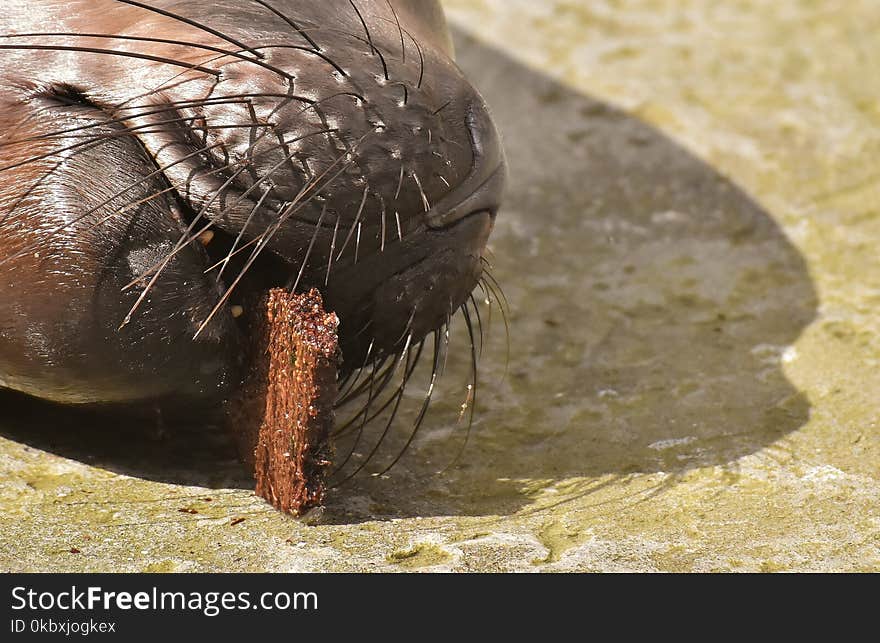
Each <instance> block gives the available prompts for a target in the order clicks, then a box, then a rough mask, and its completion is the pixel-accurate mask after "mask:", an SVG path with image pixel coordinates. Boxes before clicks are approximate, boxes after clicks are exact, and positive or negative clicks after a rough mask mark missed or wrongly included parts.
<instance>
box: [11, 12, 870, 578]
mask: <svg viewBox="0 0 880 643" xmlns="http://www.w3.org/2000/svg"><path fill="white" fill-rule="evenodd" d="M445 4H446V6H447V8H448V10H449V12H450V18H451V21H452V23H453V24H454V25H455V26H456V28H457V29H458V33H457V36H458V38H457V40H458V42H457V48H458V52H459V55H460V59H461V64H462V66H463V67H464V68H465V69H466V70H467V71H468V72H469V73H470V75H471V76H472V78H473V79H474V80H475V82H476V84H477V85H478V86H479V87H480V88H481V89H482V90H483V91H484V93H485V95H486V98H487V100H488V101H489V103H490V104H491V105H492V106H493V108H494V111H495V113H496V116H497V118H498V121H499V124H500V127H501V129H502V132H503V135H504V137H505V141H506V145H507V149H508V157H509V161H510V166H511V177H512V180H511V187H510V194H509V198H508V205H507V207H506V208H505V210H504V211H503V212H502V213H501V214H500V215H499V218H498V221H497V225H496V230H495V233H494V235H493V239H492V249H493V254H494V257H493V274H494V275H495V277H496V278H497V279H498V281H499V282H500V283H501V284H502V285H503V287H504V291H505V293H506V295H507V297H508V299H509V300H510V319H509V321H510V327H511V353H510V359H509V363H507V362H506V360H505V345H504V344H505V342H504V337H503V335H504V333H503V328H502V325H501V324H500V319H499V318H498V314H497V310H496V312H495V313H494V315H495V317H494V319H493V321H492V325H493V329H492V331H491V332H490V333H489V339H488V340H487V341H488V344H487V346H486V350H485V351H484V358H483V360H482V362H481V380H482V384H481V387H480V389H479V398H478V400H479V407H480V410H479V413H478V415H477V418H476V422H475V425H474V427H473V429H472V431H471V435H470V437H469V440H468V445H467V447H466V449H465V451H464V453H463V455H462V456H461V458H460V459H459V460H458V461H457V462H456V464H455V465H454V466H453V467H451V468H449V470H447V471H445V472H444V473H441V474H438V473H437V472H438V471H441V470H443V469H445V468H446V467H447V465H449V463H450V462H451V461H452V460H454V459H455V457H456V454H457V453H458V451H459V448H460V445H461V442H462V439H463V432H464V428H463V425H462V424H459V423H458V422H457V419H458V416H459V411H460V409H459V407H460V404H461V402H462V399H463V397H464V396H465V395H466V391H465V384H466V382H467V381H468V372H467V359H465V356H464V355H462V358H461V359H460V360H458V361H457V362H456V363H453V364H450V369H449V371H450V372H449V373H448V374H447V376H446V377H445V378H444V381H443V383H442V386H441V390H440V391H439V392H438V395H437V397H438V399H437V403H436V409H435V410H434V412H433V413H432V415H431V416H429V421H428V423H427V425H426V426H425V427H424V428H423V430H422V431H421V432H420V434H419V436H418V438H417V440H416V442H415V444H414V445H413V447H412V448H411V450H410V452H409V453H408V454H407V456H406V457H405V458H404V459H403V460H402V462H401V463H400V464H399V465H398V466H397V467H396V468H394V469H392V470H391V471H390V473H389V474H387V475H385V476H379V477H371V476H368V475H362V476H361V477H359V478H357V479H355V480H354V481H352V482H351V483H349V484H347V485H345V486H343V487H342V488H340V489H338V490H335V491H334V492H333V493H332V494H331V495H330V497H329V498H328V507H327V510H326V512H325V514H324V516H323V518H322V521H321V523H320V524H318V525H316V526H309V525H306V524H303V523H301V522H298V521H295V520H293V519H290V518H288V517H285V516H282V515H280V514H278V513H276V512H275V511H274V510H272V509H270V508H269V507H267V506H266V505H265V504H264V503H262V502H261V501H259V500H258V499H256V498H254V497H253V494H252V492H251V491H250V490H249V489H248V488H247V485H248V481H247V480H246V479H245V478H244V477H243V474H242V473H241V470H240V468H239V467H238V466H237V465H236V463H235V461H234V457H233V455H232V451H231V450H230V449H229V445H228V444H226V443H225V442H224V440H223V438H222V436H221V435H217V436H214V437H213V438H212V439H206V437H205V436H204V435H203V434H202V435H197V434H189V433H186V432H184V433H183V434H181V435H177V434H175V435H174V436H172V437H170V438H169V437H167V436H166V437H165V438H161V437H150V436H149V435H145V434H144V432H141V433H138V434H132V433H131V432H130V431H128V430H126V429H125V428H124V427H109V428H107V427H104V428H103V430H105V431H109V433H104V434H101V433H99V432H98V431H99V427H85V428H83V427H79V426H78V425H77V423H76V421H75V420H74V419H70V418H68V417H67V415H66V414H65V413H62V412H54V411H53V412H52V413H49V414H48V415H42V416H39V417H34V416H32V415H30V414H28V413H25V412H16V413H6V414H4V416H3V417H2V418H0V429H2V432H3V435H4V436H5V438H0V506H2V511H3V515H4V517H5V520H4V525H3V527H2V529H0V569H3V570H6V571H25V570H58V571H85V570H89V571H155V572H167V571H214V570H228V571H260V570H271V571H373V570H381V571H444V570H452V571H572V570H578V571H630V570H639V571H803V570H822V571H878V570H880V506H878V505H880V426H878V424H880V368H878V365H880V316H878V314H877V311H878V310H880V253H878V252H877V248H878V247H880V77H878V76H877V74H875V73H874V70H873V66H872V64H871V61H874V60H877V59H878V57H880V41H878V39H876V38H875V37H873V34H875V33H877V32H878V31H880V6H877V3H876V2H873V1H872V0H855V1H853V2H850V3H847V5H846V10H841V9H840V4H839V3H836V2H831V1H830V0H828V1H815V0H811V1H807V0H801V1H795V0H782V1H780V2H774V3H766V2H758V1H757V0H752V1H747V2H738V3H717V2H710V1H709V0H682V1H680V2H667V1H665V0H627V1H625V2H612V1H610V0H608V1H602V0H599V1H592V0H590V1H586V0H583V1H579V2H575V1H563V0H556V1H552V0H546V1H540V2H534V1H532V0H528V1H527V0H480V1H474V0H448V1H447V2H445ZM732 34H735V36H736V37H732ZM483 310H484V317H487V316H488V310H487V307H486V308H484V309H483ZM484 321H486V320H484ZM458 332H459V337H458V338H457V339H458V341H459V350H460V351H461V353H466V352H467V351H468V350H469V349H468V348H467V338H466V337H462V336H461V328H459V329H458ZM2 401H3V403H6V401H5V400H2ZM53 413H54V414H53ZM407 428H408V427H406V426H405V425H404V426H402V427H401V428H400V430H399V431H398V436H397V437H396V442H394V443H393V444H392V445H390V447H389V450H388V453H389V454H393V453H394V448H393V447H395V446H400V445H401V444H402V443H403V441H404V440H405V437H406V436H405V435H404V434H405V433H406V430H407ZM96 432H97V436H96ZM101 435H112V436H113V438H112V440H110V442H112V444H109V445H108V444H104V443H102V440H101V439H100V436H101Z"/></svg>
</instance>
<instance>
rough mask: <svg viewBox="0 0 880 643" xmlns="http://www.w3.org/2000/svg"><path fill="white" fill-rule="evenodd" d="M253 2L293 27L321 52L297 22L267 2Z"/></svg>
mask: <svg viewBox="0 0 880 643" xmlns="http://www.w3.org/2000/svg"><path fill="white" fill-rule="evenodd" d="M251 1H252V2H256V3H257V4H258V5H260V6H261V7H265V8H266V9H268V10H269V11H271V12H272V13H274V14H275V15H276V16H278V17H279V18H281V19H282V20H283V21H284V22H286V23H287V24H288V25H290V26H291V27H293V30H294V31H296V32H297V33H298V34H299V35H300V36H302V37H303V38H304V39H305V41H306V42H308V43H309V45H311V46H312V49H314V50H316V51H320V49H321V48H320V47H319V46H318V45H317V43H315V41H314V40H312V38H311V37H310V36H309V34H308V33H306V31H305V30H303V29H301V28H300V26H299V25H298V24H297V23H296V22H294V21H293V20H291V19H290V18H288V17H287V16H286V15H284V14H283V13H282V12H280V11H279V10H278V9H276V8H275V7H273V6H272V5H270V4H269V3H268V2H266V1H265V0H251Z"/></svg>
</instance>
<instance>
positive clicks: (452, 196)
mask: <svg viewBox="0 0 880 643" xmlns="http://www.w3.org/2000/svg"><path fill="white" fill-rule="evenodd" d="M506 181H507V165H506V164H505V163H504V161H501V162H499V163H498V165H496V166H495V168H494V169H493V170H492V171H491V172H488V173H478V172H476V171H475V172H474V173H472V174H471V176H470V177H468V179H467V180H465V182H464V183H462V184H461V185H459V186H458V187H456V188H455V189H454V190H453V191H452V192H450V193H449V194H447V195H446V196H445V197H443V198H442V199H441V200H440V201H438V202H437V203H436V204H434V206H433V207H432V208H431V209H430V210H429V211H428V213H427V214H426V215H425V222H426V225H427V227H428V228H429V229H431V230H441V229H444V228H448V227H450V226H451V225H455V224H456V223H457V222H459V221H461V220H462V219H465V218H467V217H469V216H471V215H474V214H477V213H480V212H487V213H488V214H489V216H491V217H492V218H493V219H494V218H495V215H496V213H497V212H498V208H499V207H500V204H499V203H498V202H497V199H496V198H494V197H495V195H497V194H499V193H500V192H501V187H502V186H503V185H504V183H505V182H506Z"/></svg>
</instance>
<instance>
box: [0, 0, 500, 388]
mask: <svg viewBox="0 0 880 643" xmlns="http://www.w3.org/2000/svg"><path fill="white" fill-rule="evenodd" d="M139 4H143V3H130V2H120V1H118V0H97V1H96V0H88V1H81V2H61V1H42V0H40V1H37V2H34V1H27V2H24V1H20V0H13V2H12V3H11V4H10V5H9V6H8V7H5V9H4V10H5V14H4V15H3V16H0V34H10V35H11V36H12V37H5V38H2V39H0V90H2V92H0V96H2V97H0V132H2V134H0V179H2V181H0V386H5V387H8V388H13V389H17V390H21V391H23V392H25V393H28V394H31V395H35V396H38V397H42V398H46V399H50V400H54V401H59V402H65V403H103V402H122V403H127V402H139V401H150V400H171V401H174V402H183V403H188V402H189V401H198V402H206V403H212V402H214V401H218V400H221V399H222V398H223V397H224V396H225V395H226V394H227V392H228V390H229V388H230V387H234V386H235V385H236V384H237V382H238V381H239V379H240V377H241V371H242V369H243V368H245V367H246V365H244V364H242V363H241V357H240V355H241V353H242V350H241V342H242V338H241V334H242V330H243V326H242V324H241V320H238V321H237V320H236V315H237V314H239V313H240V312H241V311H242V310H244V311H245V312H248V310H249V308H250V307H252V306H253V305H254V302H255V301H256V299H258V297H259V295H260V293H262V292H264V291H265V289H266V288H268V287H271V286H276V285H286V286H288V287H297V288H298V289H303V288H307V287H310V286H317V287H319V288H320V289H321V290H322V291H323V293H324V296H325V301H326V305H327V307H328V309H331V310H334V311H336V312H337V313H338V314H339V317H340V318H341V320H342V325H341V329H340V340H341V345H342V348H343V354H344V358H345V360H346V364H347V366H348V368H355V367H358V366H361V365H362V364H363V363H364V362H365V360H367V359H370V360H372V359H375V358H377V357H381V356H382V355H385V354H392V353H394V352H396V351H399V350H401V347H402V346H404V345H406V343H412V342H417V341H419V340H420V339H421V338H422V337H424V336H425V335H426V334H428V333H430V332H432V331H434V330H435V329H437V328H439V327H441V326H442V325H443V324H444V323H445V322H446V321H447V320H448V318H449V316H450V315H451V314H452V313H454V312H455V311H456V310H457V309H458V308H459V307H460V306H461V305H462V304H463V303H464V302H465V301H466V298H467V297H468V295H469V294H470V292H471V290H472V289H473V288H474V286H475V285H476V284H477V281H478V279H479V277H480V274H481V272H482V263H481V255H482V251H483V248H484V246H485V243H486V240H487V238H488V235H489V233H490V231H491V228H492V222H493V220H494V216H495V212H496V210H497V207H498V204H499V200H500V195H501V190H502V187H503V182H504V177H505V168H504V161H503V155H502V152H501V148H500V144H499V141H498V135H497V133H496V131H495V128H494V126H493V124H492V122H491V119H490V117H489V114H488V112H487V109H486V106H485V104H484V103H483V100H482V99H481V98H480V96H479V94H477V92H476V91H475V90H474V89H473V88H472V87H471V86H470V85H469V84H468V82H467V81H466V80H465V79H464V78H463V76H462V75H461V72H460V71H459V69H458V68H457V67H456V66H455V64H454V62H453V61H452V58H451V56H452V49H451V45H450V39H449V35H448V32H447V30H446V27H445V23H444V20H443V16H442V11H441V10H440V8H439V5H438V4H437V3H436V2H431V1H427V0H425V1H418V2H417V1H412V2H401V1H399V0H395V1H394V2H391V3H390V4H389V3H388V2H386V1H385V0H376V1H372V2H370V1H367V0H360V1H359V2H349V1H348V0H331V1H327V2H320V3H315V2H311V1H307V0H301V1H297V0H288V1H282V0H275V1H274V2H270V3H261V2H253V3H241V2H234V1H232V0H226V1H223V2H191V1H190V2H170V1H167V0H165V1H159V0H153V1H151V2H149V3H146V4H149V7H150V8H151V9H153V10H149V9H148V8H146V7H143V6H137V5H139ZM163 12H164V13H163ZM169 13H170V14H173V15H168V14H169ZM16 34H21V35H16ZM120 35H124V36H126V38H119V36H120ZM122 54H124V55H122ZM212 268H213V269H212ZM218 277H219V278H218ZM246 317H247V315H244V318H246Z"/></svg>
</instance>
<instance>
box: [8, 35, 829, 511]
mask: <svg viewBox="0 0 880 643" xmlns="http://www.w3.org/2000/svg"><path fill="white" fill-rule="evenodd" d="M458 40H459V57H460V62H461V65H462V67H463V68H464V69H465V70H466V71H468V72H469V74H470V75H471V77H472V79H473V80H474V82H475V84H476V85H477V86H478V87H479V88H480V89H481V91H483V93H484V95H485V97H486V99H487V101H488V102H489V104H490V105H492V107H493V111H494V113H495V115H496V117H497V120H498V123H499V125H500V128H501V130H502V132H503V135H504V138H505V141H506V147H507V153H508V158H509V162H510V169H511V181H510V190H509V194H508V198H507V204H508V205H507V207H506V208H505V209H504V210H503V211H502V213H501V214H500V215H499V221H498V225H497V229H496V232H495V235H494V237H493V243H492V247H493V251H494V255H495V261H494V264H495V276H496V277H497V278H498V280H499V281H500V282H501V283H502V284H503V286H504V289H505V292H506V294H507V297H508V298H509V300H510V306H511V309H512V316H511V338H512V352H511V357H510V365H509V375H508V377H507V379H506V380H505V382H504V383H503V384H501V385H499V384H497V381H498V380H499V379H500V377H501V374H502V371H503V370H504V355H503V352H504V351H503V349H501V350H497V348H498V347H497V344H498V342H495V344H496V347H495V348H496V350H494V351H493V353H492V354H491V355H490V356H489V358H488V359H485V360H484V361H483V374H484V376H485V377H484V380H483V381H484V386H483V388H482V390H481V395H482V402H481V406H480V414H479V416H478V420H477V423H476V425H475V426H474V430H473V434H472V436H471V439H470V444H469V446H468V449H467V451H466V452H465V454H464V457H463V458H462V460H461V462H460V463H459V464H458V465H457V466H456V467H455V468H454V469H452V470H451V471H449V472H448V473H446V474H444V475H442V476H437V475H435V472H436V470H437V469H438V468H442V466H443V464H445V463H447V462H448V461H449V460H450V459H451V458H452V457H454V455H455V453H456V452H457V450H458V448H459V437H460V433H461V431H458V432H457V433H456V432H454V431H453V430H452V429H453V428H454V427H453V426H452V425H453V424H454V418H455V416H456V415H457V411H456V406H457V404H459V403H460V402H461V399H460V397H458V396H459V392H460V389H455V390H452V389H451V388H447V389H446V390H445V392H443V391H441V393H440V394H439V395H438V397H439V398H440V399H439V400H438V403H437V405H436V406H437V409H436V410H435V411H434V414H433V415H432V416H430V417H429V420H428V426H427V427H426V428H425V429H424V430H423V431H422V433H421V435H420V438H419V439H418V440H417V441H416V443H415V445H414V446H413V447H412V448H411V450H410V453H408V454H407V456H406V458H405V459H404V460H403V461H402V462H401V464H400V465H398V466H397V467H396V468H395V469H393V470H392V472H391V475H390V476H389V477H382V478H374V477H370V476H367V475H361V476H359V477H358V478H356V479H354V480H353V481H352V482H350V483H348V484H347V485H345V486H344V487H342V488H341V489H338V490H335V491H333V492H332V493H331V497H330V499H329V509H328V513H327V514H326V517H327V519H328V520H329V521H330V522H357V521H361V520H368V519H372V518H376V517H400V516H426V515H493V514H508V513H511V512H515V511H517V510H520V509H522V508H523V507H526V506H528V505H529V504H530V503H531V502H533V500H534V495H533V494H534V491H533V489H534V485H533V484H530V481H535V480H539V481H540V480H545V481H557V480H564V479H569V478H586V479H595V478H597V477H601V476H607V475H609V474H610V475H611V476H614V477H617V478H625V477H626V476H629V475H634V474H638V473H643V472H660V471H663V472H669V473H673V474H676V475H677V474H681V473H683V472H685V471H687V470H688V469H690V468H693V467H696V466H705V465H712V464H722V465H725V464H729V463H732V462H735V461H736V460H737V459H738V458H740V457H742V456H744V455H747V454H750V453H754V452H755V451H758V450H760V449H762V448H764V447H766V446H768V445H770V444H772V443H774V442H775V441H777V440H779V438H781V437H782V436H784V435H786V434H788V433H790V432H792V431H795V430H797V429H798V428H799V427H801V426H802V425H803V424H804V423H805V421H806V420H807V419H808V416H809V411H810V409H809V404H808V402H807V400H806V399H805V398H804V397H803V395H802V394H800V393H799V392H798V391H797V390H796V388H795V387H794V386H793V385H792V384H791V383H790V382H789V381H788V379H787V378H786V376H785V373H784V372H783V370H782V365H783V364H782V361H781V359H780V358H781V353H782V349H783V348H784V347H785V346H787V345H789V344H791V343H792V342H794V341H795V340H796V339H797V337H798V336H799V335H800V333H801V332H802V331H803V329H804V328H805V327H806V326H807V325H808V324H809V323H810V321H811V320H812V319H813V318H814V316H815V313H816V306H817V299H816V293H815V291H814V288H813V284H812V282H811V279H810V276H809V273H808V270H807V266H806V264H805V262H804V259H803V257H801V255H800V254H799V253H798V251H797V250H796V249H795V248H794V247H793V246H792V244H791V243H790V242H789V241H788V239H787V238H786V237H785V235H784V234H783V232H782V231H781V230H780V228H779V226H778V225H777V224H776V223H775V222H774V220H773V218H772V216H771V215H770V214H769V213H767V212H766V211H765V210H764V209H763V208H762V207H761V206H760V205H759V204H758V203H756V202H755V201H754V200H753V199H752V198H750V197H749V195H747V194H746V193H745V192H744V191H743V190H741V189H740V188H738V187H737V186H736V185H735V184H733V183H732V182H731V181H729V180H728V179H726V178H725V177H723V176H721V175H720V174H719V173H718V172H717V171H716V170H714V169H713V168H712V167H710V166H709V165H707V164H706V163H704V162H702V161H701V160H700V159H698V158H696V157H695V156H694V155H693V154H692V153H690V152H688V151H687V150H685V149H684V148H683V147H681V146H680V145H679V144H677V143H676V142H675V141H673V140H671V139H670V138H669V137H667V136H666V135H664V134H663V133H662V132H660V131H658V130H657V129H655V128H653V127H651V126H649V125H647V124H645V123H644V122H642V121H640V120H639V119H637V118H634V117H632V116H629V115H627V114H625V113H623V112H621V111H619V110H617V109H616V108H614V107H612V106H610V105H608V104H606V103H603V102H602V101H599V100H596V99H594V98H591V97H588V96H584V95H581V94H578V93H575V92H573V91H572V90H570V89H568V88H566V87H565V86H563V85H561V84H559V83H557V82H555V81H554V80H552V79H549V78H547V77H546V76H544V75H542V74H540V73H536V72H534V71H531V70H529V69H527V68H525V67H524V66H522V65H520V64H519V63H517V62H515V61H513V60H511V59H510V58H509V57H508V56H507V55H506V54H504V53H501V52H498V51H495V50H493V49H491V48H488V47H486V46H483V45H480V44H477V43H475V42H473V41H471V40H469V39H467V38H465V37H462V36H459V38H458ZM495 326H496V328H495V330H496V331H497V330H498V324H497V322H496V323H495ZM460 348H461V349H462V351H464V350H466V349H465V348H464V346H460ZM462 361H466V360H462ZM453 370H455V368H453ZM459 371H460V372H459V373H458V375H459V376H461V377H462V378H464V377H466V373H465V371H464V370H463V367H462V368H459ZM455 377H456V374H455V373H453V374H452V376H451V379H454V378H455ZM12 399H13V398H12V397H9V396H7V397H5V398H0V404H3V408H4V414H3V418H2V419H0V432H2V434H3V435H6V436H7V437H10V438H11V439H14V440H18V441H23V442H27V443H29V444H33V445H34V446H38V447H40V448H44V449H48V450H50V451H53V452H56V453H60V454H62V455H65V456H67V457H72V458H76V459H78V460H83V461H85V462H89V463H90V464H94V465H96V466H101V467H104V468H107V469H111V470H114V471H119V472H122V473H125V474H128V475H133V476H140V477H143V478H148V479H154V480H161V481H166V482H178V483H185V484H199V485H206V486H217V485H233V486H242V485H248V484H249V481H248V480H247V477H246V476H245V475H244V474H243V472H242V471H241V469H240V468H239V467H238V465H237V464H236V463H235V460H234V451H233V449H232V447H231V445H230V443H229V442H228V440H226V438H225V437H224V436H223V432H222V431H221V430H220V429H218V428H216V427H214V428H212V429H210V430H208V431H205V430H195V429H192V428H190V429H188V428H186V427H185V426H173V427H171V426H169V427H168V430H167V433H166V437H165V438H158V437H156V431H155V422H153V421H150V420H147V421H142V422H126V423H125V424H126V426H125V427H123V426H121V425H117V426H112V423H111V425H107V424H106V422H105V423H97V422H96V423H92V424H91V425H88V426H87V425H86V423H84V422H83V420H82V418H81V417H78V416H75V415H71V414H70V413H69V412H67V411H65V410H62V409H50V410H48V411H46V409H45V407H40V406H37V405H33V404H25V405H23V406H24V408H25V410H23V411H22V410H21V408H18V410H16V411H14V412H13V411H10V412H7V411H6V409H7V408H13V407H21V406H22V405H18V404H12V402H11V400H12ZM16 399H17V398H16ZM40 408H43V411H38V410H39V409H40ZM41 412H46V413H47V415H40V414H39V413H41ZM450 417H452V418H453V421H450V420H449V418H450ZM406 428H407V427H406V426H403V427H402V430H401V431H400V432H399V433H398V435H397V436H396V438H395V440H392V441H391V444H389V446H388V448H387V450H385V451H383V453H385V454H386V455H387V454H392V455H393V453H394V452H395V446H399V445H400V444H401V443H402V441H403V440H404V439H405V435H404V433H405V430H406ZM380 459H381V458H380ZM377 466H378V465H377ZM589 484H590V483H585V485H586V486H584V487H583V489H584V491H583V492H584V493H586V492H588V488H589ZM572 493H580V492H579V491H578V488H577V486H575V488H574V490H573V491H572ZM364 499H366V501H365V502H364V501H363V500H364Z"/></svg>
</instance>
